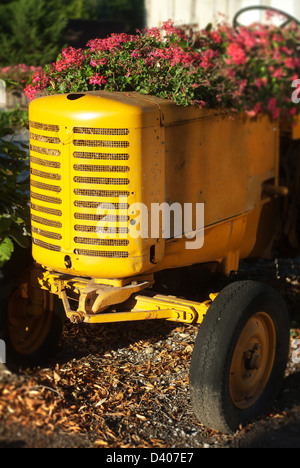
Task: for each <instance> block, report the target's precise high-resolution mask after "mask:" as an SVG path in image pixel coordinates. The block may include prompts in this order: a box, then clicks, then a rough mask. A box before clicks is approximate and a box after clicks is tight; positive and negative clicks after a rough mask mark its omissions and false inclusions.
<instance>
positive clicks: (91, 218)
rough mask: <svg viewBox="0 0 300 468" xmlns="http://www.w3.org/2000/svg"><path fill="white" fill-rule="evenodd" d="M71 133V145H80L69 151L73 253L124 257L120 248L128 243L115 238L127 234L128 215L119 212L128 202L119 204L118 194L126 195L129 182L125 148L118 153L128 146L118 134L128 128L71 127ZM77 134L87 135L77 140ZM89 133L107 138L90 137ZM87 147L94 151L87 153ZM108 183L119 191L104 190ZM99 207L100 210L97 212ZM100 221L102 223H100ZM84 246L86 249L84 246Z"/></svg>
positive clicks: (119, 197)
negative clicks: (72, 209) (73, 223)
mask: <svg viewBox="0 0 300 468" xmlns="http://www.w3.org/2000/svg"><path fill="white" fill-rule="evenodd" d="M73 133H74V134H76V138H75V139H74V141H73V144H74V146H75V147H78V146H80V151H78V150H77V148H75V151H74V152H73V170H74V174H75V175H74V182H75V189H74V194H75V196H76V200H75V202H74V206H75V213H74V218H75V220H76V221H77V222H76V223H75V225H74V230H75V232H76V235H75V237H74V242H75V244H76V247H75V250H74V252H75V253H76V254H77V255H82V256H88V257H103V258H127V257H128V256H129V254H128V251H127V250H124V247H127V246H128V244H129V242H128V240H127V239H126V240H125V239H118V238H116V237H117V235H119V234H123V235H126V234H128V227H127V225H128V221H129V218H128V216H127V214H123V213H124V211H123V212H121V210H124V209H125V210H127V208H128V204H127V203H123V202H122V198H121V197H127V196H129V190H126V187H128V186H129V184H130V179H129V173H130V167H129V166H128V161H129V154H128V152H127V151H126V152H125V151H124V152H121V151H120V148H122V149H123V148H124V149H125V148H126V149H127V148H129V141H127V140H126V139H124V140H123V139H120V137H126V136H127V135H128V134H129V130H128V129H127V128H88V127H74V128H73ZM81 135H88V137H87V138H88V139H80V136H81ZM93 135H97V137H98V136H104V137H110V139H109V140H108V139H99V138H97V139H90V138H91V136H93ZM77 137H78V139H77ZM90 147H93V148H97V150H95V151H94V150H93V152H91V151H90ZM102 148H105V152H102ZM108 148H111V150H108ZM115 149H117V152H115V151H116V150H115ZM121 162H122V163H123V164H121ZM93 186H95V188H93ZM111 186H114V187H119V186H120V187H122V190H119V189H114V190H111V189H109V190H108V187H109V188H111ZM124 189H125V190H124ZM116 199H118V201H116ZM123 200H124V198H123ZM99 207H100V211H102V213H99ZM103 210H104V211H105V214H103ZM79 220H80V221H81V222H80V223H78V221H79ZM85 221H87V223H85ZM103 221H105V223H104V225H103V223H102V224H101V222H103ZM100 230H101V232H100ZM87 246H89V247H90V248H88V249H87V248H86V247H87ZM91 247H94V248H93V249H91ZM103 248H105V249H103ZM116 248H118V249H117V250H116Z"/></svg>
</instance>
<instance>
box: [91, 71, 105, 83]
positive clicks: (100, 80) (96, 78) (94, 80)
mask: <svg viewBox="0 0 300 468" xmlns="http://www.w3.org/2000/svg"><path fill="white" fill-rule="evenodd" d="M89 83H90V84H95V85H99V86H101V85H103V84H105V83H106V79H105V78H104V76H102V75H99V73H95V74H94V75H92V76H91V77H90V81H89Z"/></svg>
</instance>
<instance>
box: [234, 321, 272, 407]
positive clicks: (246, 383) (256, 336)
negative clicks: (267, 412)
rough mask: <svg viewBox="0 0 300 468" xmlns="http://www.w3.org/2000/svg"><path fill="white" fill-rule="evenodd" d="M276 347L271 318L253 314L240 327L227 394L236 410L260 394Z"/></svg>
mask: <svg viewBox="0 0 300 468" xmlns="http://www.w3.org/2000/svg"><path fill="white" fill-rule="evenodd" d="M275 348H276V331H275V326H274V323H273V320H272V319H271V317H270V316H269V315H268V314H266V313H265V312H259V313H257V314H255V315H254V316H253V317H251V318H250V320H249V321H248V322H247V323H246V325H245V327H244V328H243V330H242V332H241V334H240V337H239V340H238V343H237V345H236V348H235V351H234V354H233V359H232V363H231V369H230V395H231V399H232V402H233V404H234V405H235V406H236V407H237V408H238V409H247V408H250V407H251V406H252V405H253V404H254V403H255V402H256V401H257V400H258V398H259V397H260V395H261V394H262V392H263V390H264V388H265V387H266V385H267V382H268V380H269V378H270V374H271V372H272V368H273V364H274V359H275Z"/></svg>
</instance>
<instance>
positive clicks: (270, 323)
mask: <svg viewBox="0 0 300 468" xmlns="http://www.w3.org/2000/svg"><path fill="white" fill-rule="evenodd" d="M289 342H290V329H289V317H288V312H287V309H286V306H285V303H284V301H283V299H282V298H281V296H280V295H279V294H278V293H277V292H276V291H275V290H273V289H272V288H269V287H268V286H265V285H262V284H260V283H257V282H253V281H239V282H236V283H233V284H231V285H229V286H227V287H226V288H225V289H224V290H223V291H222V292H221V293H220V294H219V295H218V296H217V297H216V299H215V301H214V302H213V303H212V305H211V306H210V308H209V310H208V312H207V315H206V316H205V318H204V321H203V322H202V324H201V325H200V328H199V332H198V336H197V338H196V342H195V347H194V351H193V355H192V362H191V370H190V392H191V403H192V406H193V409H194V412H195V415H196V416H197V418H198V419H199V421H200V422H201V423H202V424H204V425H205V426H207V427H209V428H211V429H215V430H218V431H220V432H223V433H233V432H235V431H236V430H237V429H238V428H239V426H240V425H246V424H247V423H249V422H251V421H253V420H254V419H255V418H256V417H258V416H260V415H262V414H263V413H264V412H266V411H267V410H268V408H269V407H270V406H271V404H272V403H273V401H274V399H275V398H276V396H277V395H278V392H279V390H280V387H281V384H282V380H283V376H284V372H285V368H286V364H287V360H288V353H289Z"/></svg>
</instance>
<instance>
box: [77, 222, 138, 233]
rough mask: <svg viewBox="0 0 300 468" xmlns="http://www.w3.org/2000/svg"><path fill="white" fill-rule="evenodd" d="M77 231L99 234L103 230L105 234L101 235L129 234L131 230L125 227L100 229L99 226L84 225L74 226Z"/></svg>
mask: <svg viewBox="0 0 300 468" xmlns="http://www.w3.org/2000/svg"><path fill="white" fill-rule="evenodd" d="M74 229H75V231H78V232H94V233H99V231H100V230H102V229H103V231H104V233H101V234H128V232H129V229H128V228H125V227H115V226H114V227H106V226H105V227H98V226H87V225H83V224H76V225H75V226H74Z"/></svg>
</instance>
